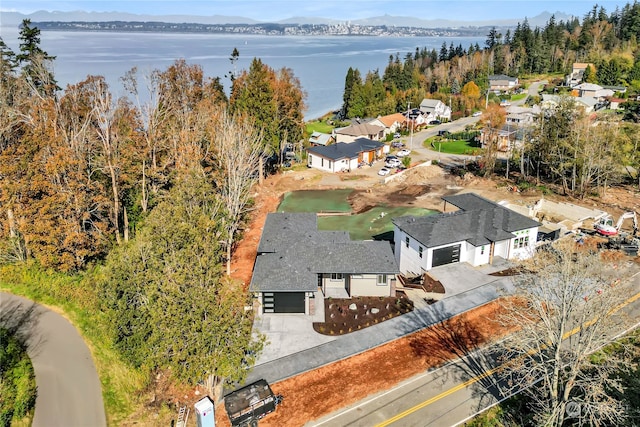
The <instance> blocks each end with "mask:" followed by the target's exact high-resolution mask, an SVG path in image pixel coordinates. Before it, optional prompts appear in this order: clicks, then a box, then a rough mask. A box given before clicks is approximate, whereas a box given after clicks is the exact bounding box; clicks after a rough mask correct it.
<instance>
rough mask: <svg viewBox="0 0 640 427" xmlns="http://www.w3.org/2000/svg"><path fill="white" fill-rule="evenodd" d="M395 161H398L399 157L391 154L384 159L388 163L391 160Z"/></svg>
mask: <svg viewBox="0 0 640 427" xmlns="http://www.w3.org/2000/svg"><path fill="white" fill-rule="evenodd" d="M393 159H396V160H398V156H394V155H393V154H389V155H388V156H387V157H385V158H384V161H385V162H388V161H389V160H393Z"/></svg>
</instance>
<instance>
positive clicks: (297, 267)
mask: <svg viewBox="0 0 640 427" xmlns="http://www.w3.org/2000/svg"><path fill="white" fill-rule="evenodd" d="M318 273H344V274H397V273H399V270H398V265H397V263H396V261H395V258H394V256H393V251H392V250H391V245H390V244H389V243H388V242H381V241H352V240H350V238H349V234H348V233H347V232H346V231H320V230H318V229H317V217H316V214H315V213H270V214H269V215H268V216H267V220H266V221H265V225H264V228H263V231H262V237H261V238H260V244H259V245H258V256H257V257H256V263H255V265H254V268H253V276H252V278H251V284H250V285H249V289H250V290H251V291H253V292H256V291H260V292H268V291H271V292H286V291H290V292H292V291H298V292H301V291H305V292H311V291H316V290H317V289H318V279H317V275H318Z"/></svg>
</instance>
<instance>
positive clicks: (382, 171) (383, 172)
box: [378, 168, 391, 176]
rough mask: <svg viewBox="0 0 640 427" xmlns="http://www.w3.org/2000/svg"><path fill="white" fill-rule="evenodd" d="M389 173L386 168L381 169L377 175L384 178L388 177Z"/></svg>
mask: <svg viewBox="0 0 640 427" xmlns="http://www.w3.org/2000/svg"><path fill="white" fill-rule="evenodd" d="M390 172H391V171H390V170H389V169H387V168H382V169H380V171H379V172H378V175H380V176H385V175H389V173H390Z"/></svg>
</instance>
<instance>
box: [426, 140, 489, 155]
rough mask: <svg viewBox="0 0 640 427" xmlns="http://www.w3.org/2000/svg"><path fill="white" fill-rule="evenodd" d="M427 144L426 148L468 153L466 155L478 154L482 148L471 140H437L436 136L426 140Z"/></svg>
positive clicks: (453, 152) (444, 151)
mask: <svg viewBox="0 0 640 427" xmlns="http://www.w3.org/2000/svg"><path fill="white" fill-rule="evenodd" d="M428 142H429V144H428V145H427V148H430V149H431V150H434V151H438V152H441V153H448V154H468V155H474V156H477V155H480V154H481V153H482V149H481V148H480V147H479V146H478V145H477V144H476V143H475V142H473V141H465V140H462V139H458V140H452V141H447V140H438V138H432V139H430V140H428Z"/></svg>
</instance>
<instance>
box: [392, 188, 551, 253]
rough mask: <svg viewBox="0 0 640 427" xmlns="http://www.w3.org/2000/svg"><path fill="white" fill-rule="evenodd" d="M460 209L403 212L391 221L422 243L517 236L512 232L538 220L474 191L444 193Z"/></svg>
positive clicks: (487, 241)
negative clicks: (418, 214) (434, 212)
mask: <svg viewBox="0 0 640 427" xmlns="http://www.w3.org/2000/svg"><path fill="white" fill-rule="evenodd" d="M443 199H444V200H445V201H447V202H449V203H451V204H452V205H454V206H456V207H458V208H460V210H459V211H456V212H450V213H443V214H439V215H431V216H426V217H413V216H404V217H399V218H394V219H393V223H394V224H395V225H396V226H397V227H398V228H400V229H401V230H403V231H404V232H405V233H407V234H408V235H410V236H411V237H413V238H414V239H416V240H417V241H418V242H420V243H421V244H423V245H424V246H425V247H435V246H442V245H446V244H449V243H454V242H460V241H467V242H469V243H471V244H472V245H474V246H482V245H487V244H490V243H491V242H497V241H501V240H507V239H512V238H514V237H516V236H515V235H514V234H513V232H515V231H519V230H525V229H528V228H533V227H538V226H539V225H540V223H539V222H537V221H534V220H532V219H531V218H529V217H526V216H524V215H521V214H519V213H517V212H515V211H512V210H510V209H508V208H505V207H504V206H500V205H498V204H497V203H494V202H492V201H490V200H487V199H485V198H483V197H480V196H478V195H477V194H474V193H465V194H459V195H455V196H445V197H443Z"/></svg>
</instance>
